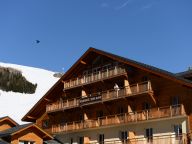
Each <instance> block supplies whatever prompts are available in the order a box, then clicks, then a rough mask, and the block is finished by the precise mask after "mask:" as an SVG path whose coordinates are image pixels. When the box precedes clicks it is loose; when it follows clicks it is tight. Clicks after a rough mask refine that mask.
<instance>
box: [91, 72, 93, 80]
mask: <svg viewBox="0 0 192 144" xmlns="http://www.w3.org/2000/svg"><path fill="white" fill-rule="evenodd" d="M91 81H93V73H91Z"/></svg>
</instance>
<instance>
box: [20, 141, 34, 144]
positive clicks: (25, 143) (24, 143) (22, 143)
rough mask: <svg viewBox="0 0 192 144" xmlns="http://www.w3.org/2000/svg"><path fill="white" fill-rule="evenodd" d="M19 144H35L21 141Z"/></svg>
mask: <svg viewBox="0 0 192 144" xmlns="http://www.w3.org/2000/svg"><path fill="white" fill-rule="evenodd" d="M19 144H35V142H33V141H19Z"/></svg>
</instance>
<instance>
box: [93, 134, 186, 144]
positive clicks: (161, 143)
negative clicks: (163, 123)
mask: <svg viewBox="0 0 192 144" xmlns="http://www.w3.org/2000/svg"><path fill="white" fill-rule="evenodd" d="M100 143H101V142H100ZM100 143H99V142H92V143H90V144H100ZM103 144H188V140H187V134H185V133H182V134H180V135H175V134H168V135H165V134H164V135H159V136H153V137H151V139H148V138H146V137H135V138H131V139H124V140H105V141H104V142H103Z"/></svg>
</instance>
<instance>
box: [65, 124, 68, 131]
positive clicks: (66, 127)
mask: <svg viewBox="0 0 192 144" xmlns="http://www.w3.org/2000/svg"><path fill="white" fill-rule="evenodd" d="M67 130H68V126H67V123H66V124H65V131H67Z"/></svg>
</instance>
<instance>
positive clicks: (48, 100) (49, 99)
mask: <svg viewBox="0 0 192 144" xmlns="http://www.w3.org/2000/svg"><path fill="white" fill-rule="evenodd" d="M44 100H46V101H48V102H51V101H52V100H50V99H47V98H44Z"/></svg>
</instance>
